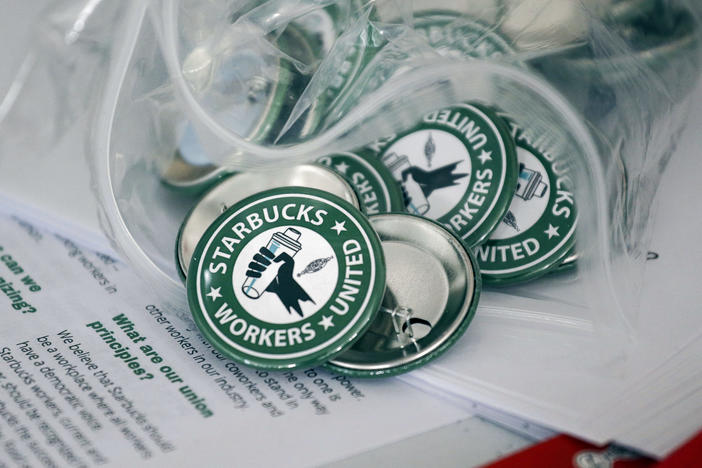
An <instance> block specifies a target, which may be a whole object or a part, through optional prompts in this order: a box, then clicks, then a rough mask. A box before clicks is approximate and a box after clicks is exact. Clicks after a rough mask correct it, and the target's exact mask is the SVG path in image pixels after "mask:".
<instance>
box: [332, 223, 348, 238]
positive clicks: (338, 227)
mask: <svg viewBox="0 0 702 468" xmlns="http://www.w3.org/2000/svg"><path fill="white" fill-rule="evenodd" d="M345 224H346V221H342V222H339V221H334V227H333V228H331V230H332V231H336V235H337V236H338V235H339V234H341V233H342V232H343V231H345V230H346V226H345Z"/></svg>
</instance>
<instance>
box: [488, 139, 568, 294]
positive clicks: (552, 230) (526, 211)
mask: <svg viewBox="0 0 702 468" xmlns="http://www.w3.org/2000/svg"><path fill="white" fill-rule="evenodd" d="M517 154H518V157H519V182H518V183H517V189H516V191H515V192H514V199H513V200H512V203H511V205H510V207H509V211H508V212H507V214H506V215H505V217H504V219H503V220H502V223H501V224H500V225H499V226H498V227H497V229H495V231H494V232H493V233H492V234H491V235H490V237H489V238H488V240H487V242H485V243H484V244H482V245H480V246H478V247H476V249H475V255H476V258H477V259H478V263H479V265H480V270H481V272H482V274H483V281H484V282H485V283H486V284H510V283H516V282H522V281H527V280H531V279H535V278H537V277H539V276H542V275H543V274H545V273H547V272H549V271H551V270H552V269H554V268H556V267H557V266H558V265H560V264H561V263H562V261H563V260H564V259H566V257H567V256H568V255H569V253H571V251H572V249H573V246H574V244H575V228H576V220H577V214H576V209H575V201H574V196H573V192H572V188H571V184H572V182H571V178H570V176H569V175H568V169H569V168H568V166H567V164H565V163H561V164H558V165H556V164H554V163H553V162H552V161H553V160H554V158H553V157H552V156H550V155H548V153H545V152H541V151H538V150H537V149H536V148H534V147H533V146H531V145H529V144H528V143H527V142H526V141H525V140H524V139H523V138H520V137H518V138H517ZM554 169H557V170H554Z"/></svg>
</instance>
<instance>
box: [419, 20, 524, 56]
mask: <svg viewBox="0 0 702 468" xmlns="http://www.w3.org/2000/svg"><path fill="white" fill-rule="evenodd" d="M414 30H415V31H416V32H418V33H419V34H421V35H422V36H424V38H425V39H426V40H427V43H428V44H429V45H430V46H431V47H432V48H434V49H435V50H436V51H437V52H439V53H440V54H441V55H444V56H450V57H458V58H467V57H471V58H489V57H499V56H502V55H510V54H514V53H515V52H514V48H513V47H512V46H510V45H509V43H508V42H507V41H506V40H505V39H504V38H503V37H502V36H500V35H499V34H497V33H496V32H495V29H494V28H488V27H487V26H484V25H483V24H481V23H479V22H477V21H471V20H469V19H468V18H466V17H465V16H461V15H460V14H459V13H452V12H448V11H443V12H432V11H428V12H423V13H421V14H419V15H417V16H415V18H414Z"/></svg>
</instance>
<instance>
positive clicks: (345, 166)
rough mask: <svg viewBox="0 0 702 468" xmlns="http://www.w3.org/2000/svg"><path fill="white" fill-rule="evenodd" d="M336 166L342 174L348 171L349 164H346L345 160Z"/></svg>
mask: <svg viewBox="0 0 702 468" xmlns="http://www.w3.org/2000/svg"><path fill="white" fill-rule="evenodd" d="M334 167H335V168H336V170H337V171H339V172H341V173H342V174H346V171H347V170H348V168H349V165H348V164H346V163H345V162H341V163H339V164H337V165H336V166H334Z"/></svg>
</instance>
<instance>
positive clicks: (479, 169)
mask: <svg viewBox="0 0 702 468" xmlns="http://www.w3.org/2000/svg"><path fill="white" fill-rule="evenodd" d="M620 3H621V5H624V4H625V3H627V2H620ZM629 3H630V2H629ZM332 7H333V6H332ZM321 11H324V10H321ZM454 19H455V16H452V14H451V13H450V12H441V13H428V14H425V15H423V16H422V15H420V16H419V17H418V18H417V21H416V25H415V27H416V29H417V30H419V31H424V33H425V34H426V35H427V37H429V38H430V39H431V38H434V40H437V41H439V42H438V43H437V45H440V46H441V47H442V48H443V50H444V51H445V52H446V53H448V54H459V55H469V54H474V55H480V56H489V55H493V54H504V53H508V52H509V45H508V43H507V41H505V40H504V39H502V38H501V37H500V36H499V35H497V34H496V33H494V32H490V31H487V30H485V29H484V27H483V26H480V25H479V23H471V22H469V21H461V22H460V23H456V22H455V21H454ZM507 24H508V23H507ZM456 28H458V29H459V30H456ZM480 28H483V29H480ZM448 29H450V31H449V30H448ZM437 30H438V31H439V33H440V34H437ZM471 34H474V35H476V34H477V36H479V37H480V38H481V41H482V44H483V45H484V47H480V48H473V49H471V50H465V49H461V45H462V44H463V43H464V41H460V40H456V41H453V42H452V41H450V40H445V39H446V38H452V37H453V38H455V37H467V36H470V35H471ZM311 36H313V34H310V32H309V31H305V25H304V24H298V25H296V27H295V28H293V29H292V30H291V32H289V33H288V34H287V36H286V37H287V39H286V41H288V42H287V46H288V47H292V48H293V49H294V48H295V45H294V43H295V41H304V40H306V39H305V38H309V37H311ZM442 37H443V38H444V39H441V38H442ZM437 38H439V39H437ZM291 44H292V45H291ZM307 49H309V47H308V48H305V47H301V46H297V49H296V50H302V51H305V50H307ZM356 52H357V54H356V56H354V57H350V58H349V60H350V61H351V62H352V65H353V64H356V65H358V66H351V67H347V68H348V70H351V71H349V72H348V75H349V76H346V77H345V79H346V80H347V81H349V80H352V79H353V76H351V75H353V74H354V73H357V72H358V71H357V70H358V68H359V67H360V66H361V65H360V64H362V63H364V61H367V60H368V56H369V55H372V54H374V53H375V52H376V51H375V50H366V51H356ZM308 53H311V54H314V52H313V51H308ZM581 53H582V52H581V51H576V55H575V56H574V58H573V57H572V56H571V60H573V61H574V63H576V64H580V62H582V59H581V58H578V57H579V56H578V55H577V54H581ZM578 66H582V64H580V65H578ZM337 91H338V93H337V95H336V96H328V100H335V99H342V98H343V95H344V92H345V84H344V82H342V83H341V84H340V85H339V88H338V89H337ZM272 94H273V95H275V94H276V93H275V92H272ZM271 99H275V98H274V97H273V98H271ZM327 104H328V103H327ZM286 105H287V104H286ZM320 105H321V104H320ZM279 107H280V106H278V107H276V106H267V110H266V111H265V113H266V114H265V115H264V116H263V117H262V119H263V118H265V120H267V121H268V122H269V123H270V125H265V126H264V127H266V128H268V130H267V131H266V132H264V134H262V135H259V137H260V138H267V136H268V134H269V132H273V131H274V130H273V129H274V128H278V129H279V128H280V126H281V124H280V123H279V122H276V121H275V120H276V119H275V116H276V112H277V111H276V110H275V109H278V108H279ZM322 107H323V106H322ZM271 109H273V110H271ZM271 113H273V115H271ZM323 114H324V109H321V110H320V109H318V110H317V111H315V112H310V113H309V115H308V117H307V120H304V121H303V122H302V124H301V125H299V126H298V127H299V128H298V129H297V130H296V131H297V132H311V131H314V128H315V127H316V125H317V123H318V122H319V119H320V118H321V117H320V115H323ZM527 125H528V122H517V121H514V120H513V118H512V117H510V116H508V115H504V114H502V113H501V112H500V111H499V109H494V108H491V107H489V105H486V104H485V103H456V105H454V106H451V107H449V108H444V109H440V110H437V111H434V112H431V113H429V114H427V115H424V116H423V117H420V118H418V120H417V123H416V125H415V126H413V127H412V128H409V129H407V130H406V131H404V132H401V133H398V134H395V135H391V136H388V137H386V138H382V139H380V140H378V141H375V142H369V143H368V145H367V146H366V147H364V148H359V149H357V150H356V151H352V152H346V153H339V154H330V155H327V156H324V157H321V158H319V159H318V160H317V161H316V162H314V163H310V164H303V165H298V166H294V167H287V168H282V169H281V168H279V169H276V170H272V171H267V172H261V171H252V172H239V173H233V172H230V171H227V170H225V169H224V168H220V167H217V166H214V165H210V164H203V163H201V161H203V160H204V158H203V157H202V156H201V155H200V153H201V150H200V148H199V146H198V144H197V139H196V136H195V133H194V132H193V130H192V129H188V130H186V131H185V133H184V137H183V139H182V140H181V144H180V149H179V152H178V153H177V157H176V158H175V159H174V161H173V163H172V164H171V166H170V167H169V168H168V170H167V171H166V172H165V173H164V175H163V179H164V183H166V184H168V185H170V186H172V187H174V188H178V189H180V190H188V191H190V192H191V193H203V192H204V194H203V195H202V196H201V198H200V199H199V201H198V202H197V204H196V205H195V206H194V208H193V209H192V210H191V212H190V213H189V214H188V215H187V217H186V219H185V220H184V222H183V224H182V227H181V230H180V232H179V235H178V240H177V246H176V262H177V264H178V265H179V268H180V272H181V273H182V278H183V280H184V281H185V282H186V286H187V293H188V301H189V305H190V308H191V312H192V314H193V317H194V318H195V321H196V323H197V325H198V326H199V328H200V330H201V332H202V333H203V335H204V336H205V337H206V338H208V339H209V340H210V341H211V343H212V344H213V345H214V346H215V347H216V348H218V349H219V350H220V351H221V352H222V353H224V354H225V355H227V356H229V357H231V358H232V359H234V360H237V361H239V362H242V363H244V364H247V365H251V366H254V367H258V368H264V369H287V368H293V367H298V366H312V365H318V364H324V365H326V366H328V367H329V368H331V369H333V370H334V371H335V372H339V373H344V374H349V375H355V376H380V375H393V374H398V373H402V372H406V371H408V370H411V369H414V368H416V367H418V366H420V365H423V364H424V363H426V362H427V361H429V360H430V359H433V358H435V357H436V356H438V355H439V354H441V353H442V352H443V351H445V350H446V349H447V348H448V347H450V346H451V345H452V344H453V343H454V342H455V341H456V340H457V339H458V338H459V337H460V336H461V335H462V334H463V332H464V331H465V330H466V328H467V327H468V325H469V323H470V321H471V319H472V317H473V315H474V313H475V310H476V307H477V304H478V298H479V295H480V290H481V287H482V284H483V283H485V284H488V285H497V286H501V285H508V284H515V283H521V282H525V281H530V280H533V279H536V278H538V277H541V276H543V275H545V274H548V273H552V272H556V271H560V270H563V269H569V268H572V267H573V266H574V265H575V263H576V259H577V255H576V254H575V251H574V248H575V245H574V244H575V230H576V224H577V223H576V220H577V214H576V207H575V204H574V197H573V193H572V189H573V187H572V180H573V179H572V177H571V175H570V174H569V172H568V171H569V166H568V164H567V163H565V164H564V163H563V157H562V155H554V154H551V153H550V152H549V148H544V147H540V146H539V145H538V144H536V143H535V142H533V141H530V140H529V138H528V137H527V136H526V134H525V132H523V131H522V128H524V126H527ZM257 128H261V126H260V125H259V126H257ZM198 162H199V163H198Z"/></svg>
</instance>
